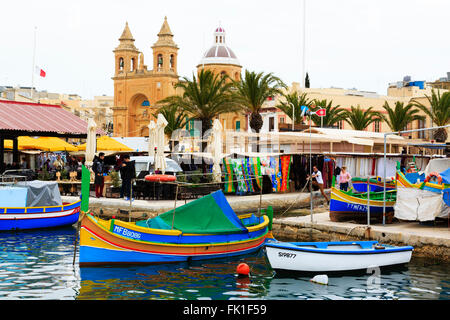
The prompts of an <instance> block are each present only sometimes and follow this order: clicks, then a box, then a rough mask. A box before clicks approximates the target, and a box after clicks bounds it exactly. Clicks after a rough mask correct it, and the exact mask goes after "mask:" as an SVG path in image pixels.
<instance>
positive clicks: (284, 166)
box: [280, 156, 291, 192]
mask: <svg viewBox="0 0 450 320" xmlns="http://www.w3.org/2000/svg"><path fill="white" fill-rule="evenodd" d="M280 165H281V186H280V191H281V192H284V191H287V190H288V189H289V171H290V168H291V156H281V157H280Z"/></svg>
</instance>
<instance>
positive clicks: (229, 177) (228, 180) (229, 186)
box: [223, 158, 235, 193]
mask: <svg viewBox="0 0 450 320" xmlns="http://www.w3.org/2000/svg"><path fill="white" fill-rule="evenodd" d="M230 160H231V159H228V158H223V167H224V168H225V185H224V192H225V193H232V192H235V188H234V182H233V180H234V175H233V167H232V164H231V162H230Z"/></svg>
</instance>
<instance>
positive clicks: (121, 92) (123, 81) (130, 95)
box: [112, 18, 178, 137]
mask: <svg viewBox="0 0 450 320" xmlns="http://www.w3.org/2000/svg"><path fill="white" fill-rule="evenodd" d="M134 41H135V40H134V38H133V36H132V34H131V31H130V28H129V27H128V23H126V25H125V28H124V30H123V32H122V35H121V36H120V38H119V45H118V46H117V48H116V49H115V50H114V51H113V52H114V58H115V73H114V77H112V79H113V80H114V107H113V108H112V109H113V121H114V136H116V137H135V136H148V124H149V122H150V120H152V119H154V117H153V114H154V113H155V112H156V109H157V108H156V106H155V103H156V102H157V101H159V100H161V99H164V98H165V97H167V96H170V95H173V94H175V93H176V90H175V88H174V85H175V83H177V82H178V74H177V60H178V57H177V55H178V46H177V45H176V44H175V42H174V41H173V34H172V31H171V30H170V27H169V24H168V23H167V18H164V23H163V25H162V27H161V30H160V31H159V33H158V40H157V41H156V42H155V43H154V44H153V46H152V50H153V63H152V67H153V68H152V69H151V70H148V68H147V65H146V64H145V62H144V54H143V53H142V52H140V51H139V50H138V49H137V48H136V47H135V45H134Z"/></svg>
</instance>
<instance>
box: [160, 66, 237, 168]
mask: <svg viewBox="0 0 450 320" xmlns="http://www.w3.org/2000/svg"><path fill="white" fill-rule="evenodd" d="M228 79H229V78H228V77H227V76H221V75H219V74H214V73H213V72H211V71H210V70H203V69H202V70H201V71H200V73H199V74H198V79H197V78H196V77H195V74H193V75H192V80H189V79H188V78H186V77H183V80H182V81H180V82H178V83H177V84H175V88H181V89H182V90H183V94H182V95H181V96H179V95H173V96H169V97H167V98H165V99H163V100H160V101H158V104H161V105H162V106H163V107H167V108H169V107H174V108H175V107H176V108H177V109H178V110H183V111H184V112H185V113H186V114H187V115H188V117H189V118H190V119H198V120H200V121H201V123H202V133H201V136H203V135H204V134H205V132H206V131H207V130H209V129H211V127H212V121H213V119H214V118H216V117H218V116H219V115H220V114H223V113H228V112H235V111H238V110H240V106H239V105H238V104H237V102H236V100H237V99H236V97H235V95H233V94H232V93H231V88H232V81H228ZM207 144H208V143H207V142H206V141H203V142H202V151H203V150H206V146H207ZM202 162H203V172H206V162H205V161H204V159H203V160H202Z"/></svg>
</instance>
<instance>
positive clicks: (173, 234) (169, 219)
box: [79, 190, 271, 266]
mask: <svg viewBox="0 0 450 320" xmlns="http://www.w3.org/2000/svg"><path fill="white" fill-rule="evenodd" d="M269 208H270V207H269ZM266 213H267V214H268V215H269V216H271V208H270V209H268V210H267V212H266ZM268 232H269V217H268V216H267V215H262V216H261V217H257V216H255V215H251V214H250V215H246V216H241V217H238V216H237V215H236V214H235V213H234V211H233V209H232V208H231V207H230V205H229V203H228V202H227V200H226V198H225V196H224V194H223V193H222V191H221V190H219V191H216V192H214V193H211V194H210V195H207V196H205V197H202V198H200V199H197V200H194V201H192V202H189V203H187V204H185V205H183V206H181V207H178V208H176V210H175V213H174V211H173V210H171V211H168V212H166V213H163V214H161V215H159V216H157V217H155V218H151V219H147V220H141V221H137V222H124V221H119V220H116V219H110V220H102V219H99V218H96V217H94V216H93V215H91V214H89V213H87V214H85V215H84V216H83V217H82V219H81V230H80V256H79V263H80V266H94V265H111V264H156V263H171V262H183V261H190V260H203V259H215V258H222V257H227V256H232V255H242V254H247V253H251V252H254V251H256V250H258V249H259V248H260V247H261V246H262V245H263V244H264V242H265V239H266V237H268Z"/></svg>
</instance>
